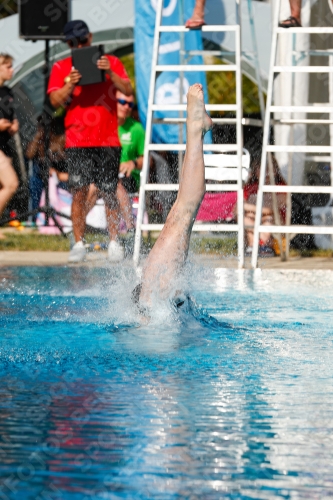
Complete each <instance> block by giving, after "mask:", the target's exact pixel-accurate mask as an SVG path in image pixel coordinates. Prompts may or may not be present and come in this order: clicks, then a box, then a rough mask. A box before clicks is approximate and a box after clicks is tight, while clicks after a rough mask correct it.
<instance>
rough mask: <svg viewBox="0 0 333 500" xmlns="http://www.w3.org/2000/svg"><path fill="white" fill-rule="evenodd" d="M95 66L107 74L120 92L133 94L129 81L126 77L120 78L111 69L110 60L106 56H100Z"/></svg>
mask: <svg viewBox="0 0 333 500" xmlns="http://www.w3.org/2000/svg"><path fill="white" fill-rule="evenodd" d="M97 67H98V68H99V69H102V70H104V71H105V72H106V73H107V74H108V75H109V77H110V79H111V81H112V82H113V83H114V86H115V87H116V89H117V90H119V91H120V92H121V93H122V94H125V95H132V94H133V89H132V85H131V82H130V81H129V80H128V79H127V78H122V77H121V76H120V75H118V74H117V73H116V72H115V71H112V70H111V65H110V60H109V59H108V57H107V56H102V57H101V58H100V59H98V61H97Z"/></svg>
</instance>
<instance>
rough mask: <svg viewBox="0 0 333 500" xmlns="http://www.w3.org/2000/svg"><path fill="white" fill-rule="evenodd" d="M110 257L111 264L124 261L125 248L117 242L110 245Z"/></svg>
mask: <svg viewBox="0 0 333 500" xmlns="http://www.w3.org/2000/svg"><path fill="white" fill-rule="evenodd" d="M108 257H109V261H110V262H119V261H120V260H123V259H124V248H123V247H122V246H121V245H119V243H118V242H117V241H115V240H112V241H110V243H109V248H108Z"/></svg>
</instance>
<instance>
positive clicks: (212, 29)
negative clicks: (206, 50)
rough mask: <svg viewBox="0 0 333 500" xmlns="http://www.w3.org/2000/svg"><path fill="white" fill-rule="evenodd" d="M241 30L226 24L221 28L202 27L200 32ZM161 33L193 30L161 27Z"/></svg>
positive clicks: (213, 26)
mask: <svg viewBox="0 0 333 500" xmlns="http://www.w3.org/2000/svg"><path fill="white" fill-rule="evenodd" d="M238 30H239V25H238V24H235V25H231V24H229V25H228V24H225V25H224V26H220V25H219V24H210V25H209V26H201V27H200V31H205V32H206V33H210V32H213V33H214V32H216V33H217V32H224V31H234V32H237V31H238ZM158 31H159V32H160V33H188V32H190V31H192V30H190V29H189V28H185V26H182V25H179V26H160V27H159V28H158Z"/></svg>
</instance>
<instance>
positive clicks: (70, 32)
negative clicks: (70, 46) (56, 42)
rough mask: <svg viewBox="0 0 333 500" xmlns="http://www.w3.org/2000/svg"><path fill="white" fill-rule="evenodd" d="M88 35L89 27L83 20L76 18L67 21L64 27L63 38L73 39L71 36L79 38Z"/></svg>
mask: <svg viewBox="0 0 333 500" xmlns="http://www.w3.org/2000/svg"><path fill="white" fill-rule="evenodd" d="M88 35H89V28H88V26H87V24H86V23H85V22H84V21H81V20H80V19H76V20H75V21H69V22H68V23H67V24H65V27H64V36H65V40H66V42H67V40H73V38H77V39H81V38H86V37H87V36H88Z"/></svg>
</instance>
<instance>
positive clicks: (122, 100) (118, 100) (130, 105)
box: [117, 99, 134, 109]
mask: <svg viewBox="0 0 333 500" xmlns="http://www.w3.org/2000/svg"><path fill="white" fill-rule="evenodd" d="M117 102H119V104H121V105H122V106H125V105H126V104H127V106H128V107H129V108H131V109H133V108H134V102H131V101H126V99H117Z"/></svg>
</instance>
